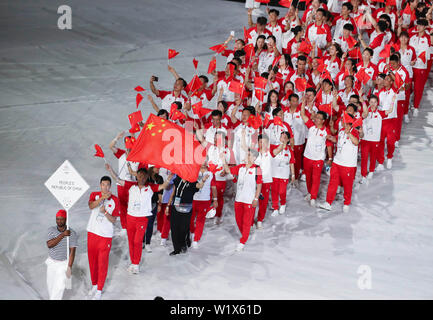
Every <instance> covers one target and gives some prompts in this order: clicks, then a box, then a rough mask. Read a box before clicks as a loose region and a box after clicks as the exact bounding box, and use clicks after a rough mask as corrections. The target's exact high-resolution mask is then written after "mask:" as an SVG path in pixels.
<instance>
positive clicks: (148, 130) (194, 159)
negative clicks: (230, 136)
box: [127, 114, 206, 182]
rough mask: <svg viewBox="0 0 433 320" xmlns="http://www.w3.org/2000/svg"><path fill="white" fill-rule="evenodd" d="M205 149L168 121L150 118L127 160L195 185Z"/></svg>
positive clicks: (203, 159) (189, 135)
mask: <svg viewBox="0 0 433 320" xmlns="http://www.w3.org/2000/svg"><path fill="white" fill-rule="evenodd" d="M205 159H206V149H205V148H203V147H202V145H201V144H200V142H198V141H195V140H194V135H193V134H191V133H190V132H188V131H187V130H185V129H184V128H182V127H180V126H178V125H176V124H175V123H172V122H170V121H168V120H165V119H163V118H160V117H158V116H156V115H154V114H150V115H149V118H148V119H147V121H146V123H145V125H144V127H143V130H141V132H140V135H139V136H138V138H137V141H136V142H135V143H134V146H133V148H132V149H131V152H130V153H129V155H128V157H127V160H128V161H135V162H143V163H144V164H153V165H155V166H158V167H160V168H166V169H168V170H170V171H171V172H174V173H175V174H177V175H178V176H179V177H181V178H182V179H185V180H187V181H189V182H195V181H197V178H198V174H199V171H200V166H201V164H202V163H203V162H204V161H205Z"/></svg>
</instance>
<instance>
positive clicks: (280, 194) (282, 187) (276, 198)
mask: <svg viewBox="0 0 433 320" xmlns="http://www.w3.org/2000/svg"><path fill="white" fill-rule="evenodd" d="M288 183H289V179H280V178H272V186H271V193H272V209H274V210H278V208H279V205H278V203H279V204H280V205H282V206H284V205H285V204H286V198H287V184H288Z"/></svg>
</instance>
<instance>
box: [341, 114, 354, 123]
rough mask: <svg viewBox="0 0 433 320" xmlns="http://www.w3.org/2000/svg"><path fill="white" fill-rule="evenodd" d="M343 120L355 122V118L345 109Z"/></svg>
mask: <svg viewBox="0 0 433 320" xmlns="http://www.w3.org/2000/svg"><path fill="white" fill-rule="evenodd" d="M343 121H344V123H353V122H354V121H355V119H353V118H352V117H351V116H350V115H349V114H348V113H347V112H346V111H344V114H343Z"/></svg>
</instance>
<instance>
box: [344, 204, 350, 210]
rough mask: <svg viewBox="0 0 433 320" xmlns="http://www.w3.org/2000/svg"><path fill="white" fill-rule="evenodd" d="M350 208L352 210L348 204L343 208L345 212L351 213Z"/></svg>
mask: <svg viewBox="0 0 433 320" xmlns="http://www.w3.org/2000/svg"><path fill="white" fill-rule="evenodd" d="M349 208H350V206H348V205H347V204H345V205H344V206H343V212H349Z"/></svg>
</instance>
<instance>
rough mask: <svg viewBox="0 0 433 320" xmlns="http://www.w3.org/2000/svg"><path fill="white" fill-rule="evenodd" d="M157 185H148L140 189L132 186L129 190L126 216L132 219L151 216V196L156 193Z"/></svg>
mask: <svg viewBox="0 0 433 320" xmlns="http://www.w3.org/2000/svg"><path fill="white" fill-rule="evenodd" d="M158 189H159V184H153V183H149V184H146V185H145V186H143V187H142V188H141V189H140V188H139V187H138V185H136V184H135V185H133V186H132V187H131V188H130V189H129V199H128V214H129V215H130V216H133V217H148V216H151V215H152V196H153V193H154V192H158Z"/></svg>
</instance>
